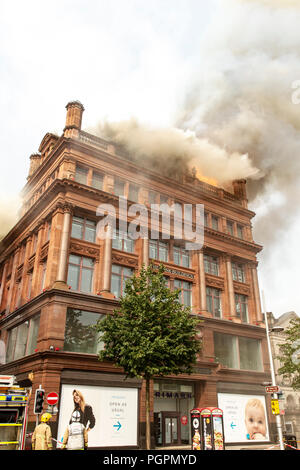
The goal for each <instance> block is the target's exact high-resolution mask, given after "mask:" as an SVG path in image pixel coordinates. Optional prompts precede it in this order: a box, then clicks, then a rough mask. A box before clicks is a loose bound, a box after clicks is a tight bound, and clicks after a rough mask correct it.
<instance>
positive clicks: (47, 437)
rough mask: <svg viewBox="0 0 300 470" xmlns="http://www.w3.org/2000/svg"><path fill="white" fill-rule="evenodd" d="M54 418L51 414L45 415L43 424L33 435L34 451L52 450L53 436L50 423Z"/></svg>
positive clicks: (42, 418) (42, 419)
mask: <svg viewBox="0 0 300 470" xmlns="http://www.w3.org/2000/svg"><path fill="white" fill-rule="evenodd" d="M51 418H52V415H51V414H50V413H44V414H42V417H41V423H40V424H39V425H38V426H37V427H36V428H35V430H34V432H33V434H32V441H31V443H32V450H52V434H51V428H50V426H49V424H47V423H48V421H49V420H50V419H51Z"/></svg>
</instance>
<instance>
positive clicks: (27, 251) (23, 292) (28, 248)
mask: <svg viewBox="0 0 300 470" xmlns="http://www.w3.org/2000/svg"><path fill="white" fill-rule="evenodd" d="M32 236H33V233H32V232H30V233H29V234H28V237H27V242H26V248H25V255H24V263H23V272H22V280H21V284H22V286H21V287H20V289H21V299H20V305H23V303H24V299H25V298H26V290H27V285H26V284H27V283H26V279H27V270H28V261H29V257H30V253H31V244H32Z"/></svg>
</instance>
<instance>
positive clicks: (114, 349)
mask: <svg viewBox="0 0 300 470" xmlns="http://www.w3.org/2000/svg"><path fill="white" fill-rule="evenodd" d="M179 293H180V290H176V291H171V290H170V289H169V288H168V287H167V286H166V279H165V277H164V268H163V266H160V267H159V269H158V270H155V268H154V267H153V266H152V265H150V266H149V267H148V268H147V269H146V268H144V267H143V268H142V269H141V270H140V272H139V274H138V275H134V276H133V277H132V278H131V279H129V280H128V281H127V283H126V287H125V295H124V296H123V297H122V298H121V299H120V306H119V308H118V309H117V310H115V312H114V314H113V315H108V316H107V317H106V319H105V320H103V321H102V322H101V323H99V324H98V325H97V326H96V328H97V330H98V331H99V332H101V333H102V335H101V340H102V341H103V342H104V344H105V349H104V350H103V351H101V352H100V353H99V360H100V361H104V360H108V361H113V362H114V363H115V365H116V366H119V367H122V368H123V369H124V372H125V374H126V376H127V377H136V378H143V379H144V380H145V382H146V403H145V404H146V448H147V449H150V380H151V379H153V377H155V376H165V375H170V374H172V375H178V374H180V373H185V374H191V373H192V370H193V365H194V364H195V362H196V359H197V354H198V353H199V352H200V350H201V341H200V340H199V338H197V333H198V330H197V326H198V324H199V319H197V318H196V317H193V316H192V315H191V310H190V308H189V307H184V306H183V305H181V303H180V302H179Z"/></svg>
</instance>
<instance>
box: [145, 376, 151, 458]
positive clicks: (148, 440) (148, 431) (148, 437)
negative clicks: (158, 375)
mask: <svg viewBox="0 0 300 470" xmlns="http://www.w3.org/2000/svg"><path fill="white" fill-rule="evenodd" d="M150 426H151V421H150V379H149V378H148V377H146V450H150V448H151V427H150Z"/></svg>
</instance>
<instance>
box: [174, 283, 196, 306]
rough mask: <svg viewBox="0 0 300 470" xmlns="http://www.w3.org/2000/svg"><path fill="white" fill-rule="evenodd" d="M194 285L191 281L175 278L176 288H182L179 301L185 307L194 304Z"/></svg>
mask: <svg viewBox="0 0 300 470" xmlns="http://www.w3.org/2000/svg"><path fill="white" fill-rule="evenodd" d="M192 287H193V284H192V283H191V282H188V281H183V280H181V279H174V289H180V293H179V302H180V303H181V304H182V305H184V306H185V307H191V306H192Z"/></svg>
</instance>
